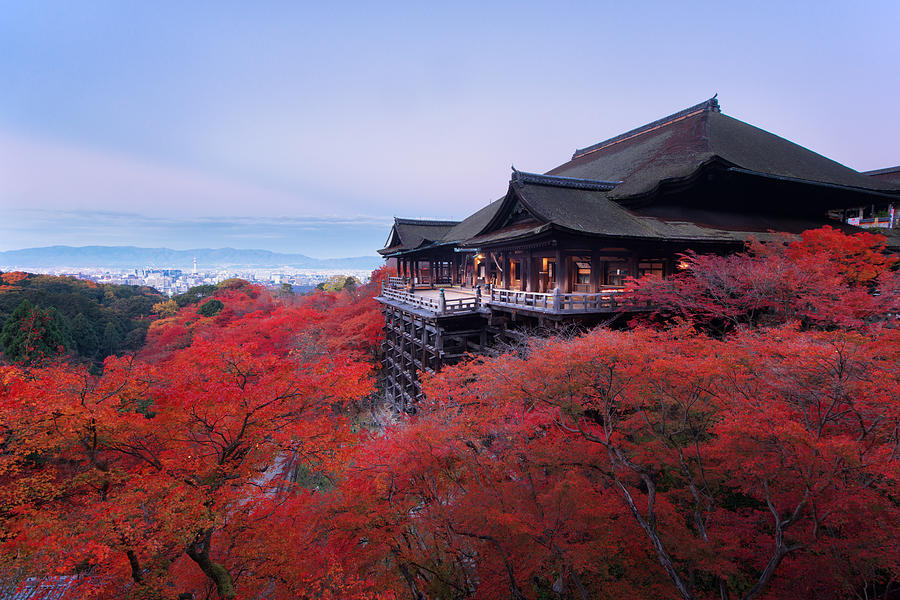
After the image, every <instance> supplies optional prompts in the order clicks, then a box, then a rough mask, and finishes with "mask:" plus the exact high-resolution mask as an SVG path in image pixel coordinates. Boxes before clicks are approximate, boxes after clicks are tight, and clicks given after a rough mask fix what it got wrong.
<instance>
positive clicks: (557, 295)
mask: <svg viewBox="0 0 900 600" xmlns="http://www.w3.org/2000/svg"><path fill="white" fill-rule="evenodd" d="M561 304H562V292H561V291H560V289H559V286H556V287H555V288H553V310H555V311H558V310H560V305H561Z"/></svg>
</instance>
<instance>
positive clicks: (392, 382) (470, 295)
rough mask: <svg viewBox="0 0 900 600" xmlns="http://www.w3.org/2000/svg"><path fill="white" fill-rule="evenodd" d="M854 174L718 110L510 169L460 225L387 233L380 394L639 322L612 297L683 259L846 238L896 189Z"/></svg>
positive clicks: (714, 105) (403, 394)
mask: <svg viewBox="0 0 900 600" xmlns="http://www.w3.org/2000/svg"><path fill="white" fill-rule="evenodd" d="M872 174H873V175H875V174H877V175H879V176H870V175H869V174H864V173H859V172H857V171H855V170H853V169H851V168H849V167H846V166H844V165H841V164H839V163H837V162H835V161H833V160H830V159H828V158H826V157H824V156H821V155H819V154H816V153H815V152H812V151H810V150H808V149H806V148H804V147H802V146H799V145H798V144H795V143H793V142H790V141H788V140H786V139H784V138H781V137H778V136H776V135H774V134H771V133H769V132H767V131H764V130H762V129H759V128H757V127H754V126H753V125H749V124H747V123H744V122H742V121H739V120H737V119H734V118H732V117H729V116H726V115H724V114H722V113H721V111H720V108H719V104H718V101H717V99H716V98H711V99H710V100H707V101H706V102H703V103H701V104H698V105H696V106H692V107H690V108H688V109H685V110H683V111H680V112H677V113H675V114H673V115H670V116H668V117H665V118H663V119H660V120H658V121H654V122H652V123H648V124H647V125H644V126H642V127H639V128H637V129H634V130H631V131H628V132H626V133H623V134H621V135H618V136H615V137H613V138H611V139H608V140H605V141H603V142H600V143H597V144H594V145H592V146H589V147H587V148H583V149H580V150H576V151H575V153H574V154H573V155H572V158H571V159H570V160H569V161H568V162H565V163H563V164H562V165H560V166H558V167H556V168H554V169H551V170H550V171H548V172H546V173H543V174H538V173H528V172H523V171H518V170H516V169H515V168H513V171H512V176H511V178H510V182H509V186H508V188H507V190H506V193H505V195H504V196H503V197H501V198H500V199H498V200H496V201H494V202H493V203H491V204H489V205H488V206H486V207H484V208H482V209H481V210H479V211H478V212H476V213H474V214H472V215H470V216H469V217H467V218H465V219H463V220H462V221H459V222H455V221H428V220H415V219H395V222H394V226H393V227H392V229H391V232H390V236H389V237H388V240H387V243H386V245H385V247H384V248H383V249H381V250H379V253H380V254H381V255H382V256H384V257H385V258H386V259H387V260H388V261H390V262H392V263H393V264H394V265H396V267H397V270H398V274H399V277H396V278H392V279H391V280H390V281H388V282H387V283H386V284H385V286H384V288H383V290H382V293H381V295H380V296H379V297H378V298H377V300H378V301H379V302H380V303H381V304H382V306H383V312H384V315H385V333H386V340H385V348H384V350H385V352H384V356H385V359H384V361H385V362H384V371H383V373H384V383H385V389H386V392H387V395H388V398H389V399H390V400H392V401H393V402H394V403H395V404H396V405H398V406H399V407H401V408H402V409H405V410H410V409H412V408H413V405H414V403H415V401H416V399H418V398H419V397H420V395H421V390H420V389H419V384H418V373H419V372H420V371H427V372H434V371H437V370H438V369H440V368H441V366H443V365H444V364H447V363H452V362H454V361H455V360H458V359H459V358H461V357H462V356H464V355H465V354H466V353H468V352H476V353H477V352H482V351H484V350H485V349H486V348H487V347H489V346H490V345H491V344H493V343H494V342H495V341H496V340H497V338H498V337H515V335H516V332H517V331H518V330H520V329H521V328H523V327H527V326H541V327H546V326H554V325H559V324H562V323H572V322H574V323H578V324H583V325H594V324H597V323H602V322H604V321H605V320H608V319H609V318H610V317H611V316H612V315H615V314H620V313H623V312H634V311H640V310H642V309H644V308H645V307H641V306H636V305H635V304H634V303H633V302H630V301H629V298H628V297H627V294H626V293H625V291H624V284H625V281H626V279H627V278H629V277H640V276H642V275H645V274H648V273H655V274H658V275H660V276H663V277H665V276H667V275H669V274H671V273H673V272H674V271H676V270H677V269H678V268H679V267H678V265H679V260H680V259H679V256H680V255H681V254H682V253H684V252H686V251H688V250H693V251H696V252H701V253H728V252H734V251H738V250H741V249H742V248H744V246H745V244H746V242H747V241H748V240H749V239H750V238H751V237H754V238H756V239H762V240H765V239H771V238H772V236H773V235H783V234H785V233H787V234H799V233H800V232H802V231H804V230H807V229H813V228H816V227H821V226H822V225H826V224H828V225H831V226H833V227H837V228H841V229H844V230H846V231H858V229H857V228H855V227H853V226H850V225H847V224H846V220H847V217H848V216H852V215H854V214H856V212H854V211H857V210H859V208H860V207H869V206H872V207H875V206H887V205H893V204H894V203H895V202H897V201H898V199H900V182H897V181H896V180H895V179H893V178H891V177H884V176H883V174H882V173H880V172H873V173H872Z"/></svg>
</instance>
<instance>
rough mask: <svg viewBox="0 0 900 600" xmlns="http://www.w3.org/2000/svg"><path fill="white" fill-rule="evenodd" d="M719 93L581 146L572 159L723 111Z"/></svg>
mask: <svg viewBox="0 0 900 600" xmlns="http://www.w3.org/2000/svg"><path fill="white" fill-rule="evenodd" d="M718 95H719V94H716V95H715V96H713V97H712V98H710V99H709V100H705V101H703V102H701V103H700V104H695V105H694V106H691V107H688V108H685V109H684V110H680V111H678V112H677V113H673V114H671V115H669V116H667V117H663V118H662V119H657V120H656V121H653V122H651V123H647V124H646V125H641V126H640V127H638V128H636V129H632V130H631V131H626V132H625V133H621V134H619V135H617V136H615V137H611V138H609V139H608V140H604V141H602V142H598V143H596V144H594V145H593V146H588V147H587V148H580V149H578V150H575V153H574V154H573V155H572V160H575V159H576V158H579V157H582V156H585V155H586V154H590V153H591V152H596V151H597V150H602V149H603V148H607V147H609V146H612V145H613V144H618V143H619V142H623V141H625V140H627V139H629V138H633V137H635V136H637V135H640V134H642V133H647V132H648V131H653V130H654V129H658V128H660V127H663V126H664V125H669V124H671V123H675V122H676V121H680V120H682V119H685V118H687V117H690V116H693V115H695V114H697V113H700V112H707V111H709V112H722V110H721V109H720V108H719V100H718V99H717V98H718Z"/></svg>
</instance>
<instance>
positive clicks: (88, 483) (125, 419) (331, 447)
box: [0, 286, 371, 598]
mask: <svg viewBox="0 0 900 600" xmlns="http://www.w3.org/2000/svg"><path fill="white" fill-rule="evenodd" d="M246 291H247V288H246V287H245V286H237V287H236V288H232V289H229V290H227V291H224V292H223V293H224V294H225V295H224V296H223V298H224V300H223V304H225V305H226V306H228V303H229V301H230V298H231V296H230V294H232V293H235V294H245V292H246ZM253 295H255V296H257V298H258V295H257V294H256V293H254V294H253ZM243 297H245V298H247V300H248V301H251V302H256V299H254V298H252V297H251V296H250V295H246V296H243ZM227 310H229V311H231V312H229V314H230V315H232V316H231V317H229V318H234V317H233V315H234V314H235V311H239V310H241V309H240V307H239V306H238V305H234V304H232V305H230V307H229V308H228V309H227ZM306 313H308V314H314V311H313V312H312V313H310V311H306ZM251 314H254V315H256V317H258V316H259V315H258V314H256V313H251ZM303 314H304V313H300V315H299V316H300V318H298V319H297V320H295V321H293V323H292V325H293V327H294V331H297V330H300V329H302V328H303V326H304V321H303V320H302V315H303ZM194 315H195V318H196V313H194ZM245 316H247V317H249V315H245ZM256 317H254V318H253V320H254V322H256ZM243 319H244V317H240V318H237V321H236V322H232V323H231V325H233V326H234V327H235V328H239V323H240V322H241V321H243ZM276 323H277V321H267V326H274V325H275V324H276ZM256 325H257V326H258V328H257V329H256V331H257V332H259V333H262V331H263V329H262V322H256ZM210 332H211V330H207V332H206V334H207V335H209V334H210ZM280 334H281V332H279V335H280ZM227 337H228V336H219V335H215V336H212V335H210V338H211V339H210V340H205V339H202V338H200V337H198V338H197V339H194V340H192V342H191V343H190V344H189V345H188V346H187V347H185V348H183V349H181V350H178V351H175V352H174V353H171V354H169V355H167V357H165V359H164V361H163V362H161V363H159V364H157V365H148V364H146V363H140V362H134V361H132V360H130V359H117V358H109V359H107V361H106V365H105V368H104V372H103V375H102V377H99V378H98V377H92V376H90V375H89V374H88V373H86V372H84V371H82V370H79V369H77V368H74V367H63V366H54V367H48V368H46V369H42V370H37V371H32V372H25V371H22V370H19V369H16V368H12V367H10V368H8V370H6V371H4V373H3V377H2V381H3V387H2V388H0V393H2V402H3V404H2V407H3V412H2V431H3V435H4V438H3V440H2V443H3V447H4V448H7V449H10V450H11V451H10V452H8V453H7V454H6V455H4V460H5V461H6V462H5V464H4V468H3V469H2V470H0V476H2V477H3V478H4V485H3V489H4V490H6V492H8V493H4V495H3V502H2V506H0V514H2V518H3V530H2V531H3V540H4V544H5V546H4V547H5V548H6V550H7V551H8V552H7V553H6V554H4V555H3V557H4V561H6V563H5V564H6V565H7V567H8V568H11V567H12V566H14V565H20V566H22V565H23V564H24V567H23V568H26V569H27V571H28V572H31V573H40V572H47V571H48V570H53V571H56V572H73V571H75V570H79V571H87V572H90V573H92V574H94V575H95V583H96V585H97V587H98V590H97V592H96V593H97V594H98V595H99V596H100V597H114V596H115V597H118V596H121V595H125V594H126V590H131V591H128V592H127V593H128V594H133V595H135V596H140V597H151V598H157V597H158V598H163V597H168V595H169V594H171V590H178V591H179V592H181V591H184V592H186V593H188V592H194V593H197V594H200V593H203V594H210V595H211V596H213V597H223V598H229V597H235V596H236V595H237V594H238V593H239V590H240V589H245V590H248V591H247V592H246V594H247V595H249V596H252V595H253V594H255V593H257V592H259V590H262V589H268V588H270V587H271V586H272V585H273V581H277V573H273V572H271V571H266V570H265V569H262V568H257V569H255V572H254V573H250V572H248V571H247V568H248V565H251V564H254V563H255V562H256V561H257V560H258V552H259V548H260V544H262V543H264V542H263V541H262V540H261V539H260V538H259V536H260V535H263V532H262V528H261V524H260V520H261V519H262V517H263V516H264V515H266V514H267V513H272V512H274V511H275V510H276V509H277V508H278V506H279V505H281V504H283V503H284V494H285V493H287V490H289V489H291V488H292V486H294V485H295V484H293V483H291V481H290V478H289V477H288V475H289V474H290V471H291V469H292V468H294V467H297V466H298V465H303V466H304V468H305V469H307V470H309V471H311V472H317V473H323V474H327V473H328V472H329V471H331V470H336V469H337V468H338V467H339V465H341V464H343V460H342V456H343V453H344V451H345V450H344V448H345V447H347V442H348V440H349V439H350V437H351V433H350V431H349V429H348V427H345V426H344V425H343V424H342V420H343V415H344V414H345V409H344V407H345V405H346V404H347V403H348V402H350V401H353V400H355V399H356V398H358V397H360V396H365V395H366V394H367V393H368V392H369V391H370V390H371V383H370V381H369V371H370V369H371V367H370V365H368V364H365V363H361V362H358V361H355V360H352V359H350V358H348V356H347V355H342V354H340V353H332V354H323V355H317V356H315V357H312V358H310V357H309V356H300V355H292V349H291V348H290V346H289V345H286V346H279V347H273V346H268V349H265V348H264V347H262V346H260V345H258V344H254V343H252V342H248V341H244V340H240V341H228V339H227ZM236 339H237V338H236ZM48 531H58V532H59V533H58V535H53V536H49V535H48V534H47V532H48ZM269 533H270V532H265V534H266V535H269ZM25 549H28V551H27V552H26V551H24V550H25ZM257 573H258V574H257ZM292 585H293V584H292ZM254 590H255V591H254ZM286 597H296V596H286Z"/></svg>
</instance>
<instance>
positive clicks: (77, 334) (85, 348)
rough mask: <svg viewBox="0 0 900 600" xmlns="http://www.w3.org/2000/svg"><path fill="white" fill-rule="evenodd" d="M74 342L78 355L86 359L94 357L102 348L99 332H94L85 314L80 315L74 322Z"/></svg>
mask: <svg viewBox="0 0 900 600" xmlns="http://www.w3.org/2000/svg"><path fill="white" fill-rule="evenodd" d="M72 342H73V344H74V346H75V350H76V351H77V352H78V354H80V355H82V356H85V357H92V356H94V355H95V354H96V353H97V349H98V348H99V347H100V340H98V339H97V332H96V331H94V328H93V326H91V324H90V322H88V320H87V317H85V316H84V313H78V314H77V315H76V316H75V318H74V319H73V320H72Z"/></svg>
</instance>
